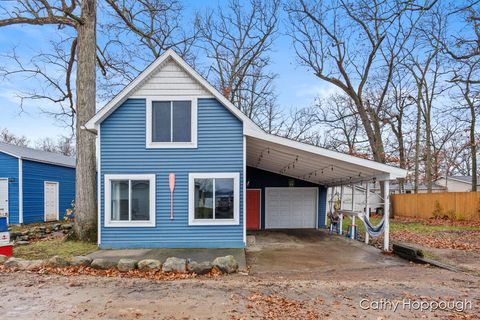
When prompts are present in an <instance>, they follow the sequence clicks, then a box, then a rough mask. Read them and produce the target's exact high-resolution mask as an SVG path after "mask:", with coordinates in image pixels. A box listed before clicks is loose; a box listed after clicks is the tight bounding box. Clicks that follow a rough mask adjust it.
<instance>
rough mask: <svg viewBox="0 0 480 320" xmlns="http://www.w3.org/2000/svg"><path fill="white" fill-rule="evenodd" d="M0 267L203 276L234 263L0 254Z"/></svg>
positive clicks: (229, 258) (230, 267) (227, 270)
mask: <svg viewBox="0 0 480 320" xmlns="http://www.w3.org/2000/svg"><path fill="white" fill-rule="evenodd" d="M0 265H3V266H5V267H6V268H12V269H18V270H35V269H39V268H42V267H53V268H62V267H68V266H83V267H91V268H94V269H99V270H108V269H113V268H116V269H118V270H119V271H120V272H129V271H132V270H136V269H138V270H140V271H159V272H163V273H192V274H207V273H209V272H211V271H212V269H216V270H218V271H220V272H222V273H227V274H229V273H234V272H237V271H238V263H237V261H236V260H235V258H234V257H233V256H231V255H230V256H224V257H218V258H216V259H215V260H213V261H212V262H210V261H203V262H196V261H190V260H187V259H182V258H177V257H170V258H167V259H166V260H165V261H164V262H163V263H162V262H161V261H160V260H156V259H144V260H140V261H138V260H133V259H120V260H119V261H118V262H113V261H111V260H108V259H102V258H98V259H91V258H89V257H87V256H76V257H73V258H71V259H66V258H63V257H61V256H54V257H51V258H49V259H45V260H24V259H20V258H14V257H7V256H3V255H0Z"/></svg>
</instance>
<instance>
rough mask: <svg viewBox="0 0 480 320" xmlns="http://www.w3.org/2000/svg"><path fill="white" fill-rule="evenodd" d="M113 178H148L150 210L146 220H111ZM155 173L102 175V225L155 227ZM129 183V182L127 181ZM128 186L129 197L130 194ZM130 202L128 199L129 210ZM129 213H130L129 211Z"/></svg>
mask: <svg viewBox="0 0 480 320" xmlns="http://www.w3.org/2000/svg"><path fill="white" fill-rule="evenodd" d="M114 180H148V181H149V182H150V193H149V198H150V199H149V200H150V212H149V220H148V221H114V220H112V208H111V205H112V194H111V193H112V181H114ZM156 180H157V179H156V175H155V174H106V175H104V192H105V198H104V209H105V210H104V212H105V214H104V217H105V220H104V225H105V227H155V226H156V206H155V205H156V203H155V202H156V201H155V200H156V192H155V190H156ZM129 185H130V183H129ZM131 192H132V191H131V188H130V187H129V189H128V193H129V197H130V194H131ZM130 206H131V203H130V201H129V211H130V210H131V209H130ZM129 214H130V213H129Z"/></svg>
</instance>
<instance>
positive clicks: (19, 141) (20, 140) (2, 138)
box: [0, 129, 28, 147]
mask: <svg viewBox="0 0 480 320" xmlns="http://www.w3.org/2000/svg"><path fill="white" fill-rule="evenodd" d="M0 142H4V143H8V144H13V145H16V146H20V147H27V146H28V139H27V137H25V136H17V135H15V134H13V133H11V132H10V131H8V130H7V129H3V130H2V131H0Z"/></svg>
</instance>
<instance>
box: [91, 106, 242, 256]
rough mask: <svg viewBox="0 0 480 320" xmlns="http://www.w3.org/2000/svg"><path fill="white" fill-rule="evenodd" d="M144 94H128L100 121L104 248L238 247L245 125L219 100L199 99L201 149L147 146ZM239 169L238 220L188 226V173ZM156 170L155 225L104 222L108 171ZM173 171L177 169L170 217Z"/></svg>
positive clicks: (198, 126) (102, 242)
mask: <svg viewBox="0 0 480 320" xmlns="http://www.w3.org/2000/svg"><path fill="white" fill-rule="evenodd" d="M145 111H146V105H145V99H129V100H127V101H126V102H124V103H123V105H122V106H120V107H119V108H118V109H117V110H116V111H115V112H114V113H112V114H111V115H110V116H109V117H108V118H107V119H105V121H103V122H102V124H101V130H100V140H101V151H100V152H101V201H100V204H101V205H100V210H101V244H100V246H101V247H102V248H153V247H158V248H221V247H223V248H239V247H244V242H243V214H242V213H243V188H242V186H243V125H242V123H241V121H240V120H238V119H237V118H236V117H235V116H234V115H233V114H232V113H231V112H230V111H228V110H227V109H226V108H225V107H224V106H223V105H221V104H220V103H219V102H218V101H217V100H216V99H198V120H197V121H198V125H197V131H198V141H197V148H190V149H182V148H178V149H146V147H145V140H146V136H145V134H146V128H145V124H146V123H145V119H146V114H145ZM198 172H238V173H240V224H239V225H230V226H189V225H188V174H189V173H198ZM142 173H143V174H152V173H154V174H156V193H157V194H156V227H122V228H120V227H105V226H104V205H105V203H104V175H105V174H142ZM169 173H175V174H176V183H175V193H174V220H173V221H170V190H169V184H168V175H169Z"/></svg>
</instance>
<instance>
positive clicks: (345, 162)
mask: <svg viewBox="0 0 480 320" xmlns="http://www.w3.org/2000/svg"><path fill="white" fill-rule="evenodd" d="M246 156H247V165H248V166H250V167H254V168H259V169H262V170H266V171H270V172H274V173H279V174H282V175H285V176H289V177H292V178H298V179H301V180H306V181H310V182H313V183H317V184H320V185H324V186H336V185H342V184H349V183H359V182H367V181H371V180H373V179H375V180H377V181H382V180H393V179H396V178H401V177H405V176H406V173H407V172H406V171H405V170H403V169H400V168H396V167H392V166H388V165H384V164H381V163H378V162H374V161H370V160H366V159H362V158H357V157H354V156H349V155H346V154H343V153H339V152H335V151H331V150H327V149H323V148H319V147H315V146H312V145H308V144H305V143H300V142H296V141H292V140H289V139H285V138H281V137H277V136H274V135H270V134H262V135H261V136H255V137H253V136H248V137H247V155H246Z"/></svg>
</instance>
